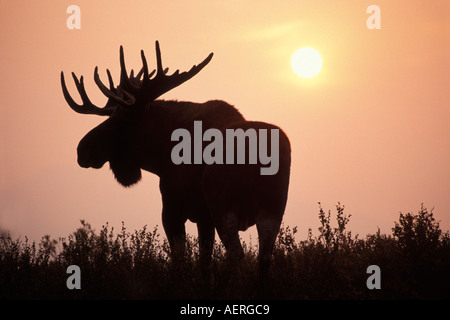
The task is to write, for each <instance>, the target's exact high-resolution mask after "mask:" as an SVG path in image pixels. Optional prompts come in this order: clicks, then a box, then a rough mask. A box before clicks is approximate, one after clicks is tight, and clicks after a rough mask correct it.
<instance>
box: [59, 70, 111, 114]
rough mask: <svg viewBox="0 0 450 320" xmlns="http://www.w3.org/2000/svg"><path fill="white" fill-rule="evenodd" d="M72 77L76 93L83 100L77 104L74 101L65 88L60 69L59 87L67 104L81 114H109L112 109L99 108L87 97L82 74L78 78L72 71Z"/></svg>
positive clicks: (62, 73)
mask: <svg viewBox="0 0 450 320" xmlns="http://www.w3.org/2000/svg"><path fill="white" fill-rule="evenodd" d="M72 77H73V79H74V81H75V85H76V87H77V90H78V93H79V94H80V97H81V100H82V101H83V104H82V105H79V104H78V103H76V102H75V101H74V100H73V99H72V97H71V95H70V93H69V91H68V90H67V86H66V81H65V80H64V72H62V71H61V87H62V90H63V94H64V98H65V99H66V101H67V104H68V105H69V106H70V107H71V108H72V109H73V110H74V111H75V112H78V113H83V114H96V115H102V116H107V115H110V114H111V113H112V109H110V108H99V107H97V106H95V105H94V104H93V103H92V102H91V101H90V100H89V98H88V96H87V94H86V90H85V88H84V82H83V76H81V77H80V80H78V78H77V76H76V75H75V73H73V72H72Z"/></svg>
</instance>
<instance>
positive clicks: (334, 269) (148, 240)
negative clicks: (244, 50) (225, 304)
mask: <svg viewBox="0 0 450 320" xmlns="http://www.w3.org/2000/svg"><path fill="white" fill-rule="evenodd" d="M344 209H345V208H344V206H341V204H340V203H338V205H337V206H336V214H335V221H336V225H337V226H336V227H332V226H331V223H332V220H333V219H332V214H331V211H328V213H325V211H324V210H323V208H322V207H321V204H320V203H319V215H318V217H319V221H320V227H319V229H318V231H319V235H318V236H317V237H314V236H313V232H312V230H311V229H309V232H308V236H307V239H306V240H302V241H298V240H297V239H296V234H297V227H294V228H290V227H289V226H284V225H282V227H281V229H280V232H279V234H278V236H277V240H276V244H275V248H274V253H273V263H272V267H271V269H270V274H269V277H268V278H267V279H265V281H264V283H261V282H260V278H259V277H258V268H257V252H258V250H257V247H256V245H252V244H251V243H250V244H247V243H245V242H244V243H243V248H244V252H245V256H244V258H243V260H242V261H241V263H240V264H239V265H236V266H232V268H231V269H230V265H229V264H227V263H226V254H225V249H224V247H223V245H222V244H221V243H219V242H216V243H215V244H214V251H213V259H212V264H211V266H210V268H209V269H207V270H205V268H201V267H200V266H199V254H198V240H197V239H196V238H193V237H188V241H187V245H186V248H187V250H186V256H185V258H184V260H183V261H182V262H181V264H174V263H171V262H170V259H169V258H168V253H169V245H168V243H167V240H166V239H161V236H160V234H159V232H158V228H157V227H155V228H154V229H153V230H152V231H149V230H147V227H146V226H144V228H143V229H141V230H137V231H134V232H133V233H130V232H128V231H127V230H126V228H125V226H124V225H122V229H121V230H120V231H119V232H118V233H116V232H114V229H113V228H110V227H109V226H108V224H106V225H104V226H102V228H101V229H100V231H99V232H98V233H97V232H96V231H95V230H93V229H92V227H91V226H90V225H89V224H88V223H86V222H85V221H83V220H82V221H81V227H79V228H78V229H77V230H76V231H75V232H74V233H73V234H71V235H69V236H68V237H67V238H61V239H59V240H52V239H50V237H49V236H44V237H43V238H42V239H41V241H40V242H39V243H38V244H36V243H34V242H33V243H30V242H29V241H28V239H27V238H25V241H23V240H21V239H17V240H12V239H11V237H9V236H8V235H7V234H3V235H2V236H1V237H0V288H1V293H0V298H3V299H4V298H8V299H27V298H39V299H54V298H58V299H106V298H112V299H256V298H266V299H380V298H381V299H399V298H400V299H408V298H414V299H434V298H440V299H442V298H449V297H450V294H449V291H448V290H447V287H446V286H447V284H448V283H450V277H449V275H448V274H449V273H448V270H449V268H450V240H449V239H450V237H449V233H448V232H446V233H443V232H442V231H441V229H440V227H439V223H438V222H436V221H435V219H434V215H433V210H430V211H428V210H427V209H426V208H424V206H423V205H422V206H421V208H420V210H419V212H418V214H412V213H407V214H405V215H404V214H400V217H399V221H398V222H395V224H394V227H393V228H392V232H393V234H392V235H383V234H381V233H380V230H378V231H377V232H376V233H375V234H372V235H367V236H366V237H365V238H364V239H359V238H358V235H356V236H352V234H351V232H350V231H348V230H347V229H346V227H347V224H348V222H349V219H350V217H351V216H350V215H349V216H346V215H345V214H344ZM69 265H78V266H79V267H80V269H81V273H82V276H81V279H82V288H81V290H68V289H67V287H66V280H67V278H68V277H69V275H68V274H67V273H66V269H67V267H68V266H69ZM370 265H378V266H379V267H380V269H381V290H369V289H368V288H367V287H366V280H367V278H368V276H369V275H368V274H367V273H366V269H367V267H368V266H370Z"/></svg>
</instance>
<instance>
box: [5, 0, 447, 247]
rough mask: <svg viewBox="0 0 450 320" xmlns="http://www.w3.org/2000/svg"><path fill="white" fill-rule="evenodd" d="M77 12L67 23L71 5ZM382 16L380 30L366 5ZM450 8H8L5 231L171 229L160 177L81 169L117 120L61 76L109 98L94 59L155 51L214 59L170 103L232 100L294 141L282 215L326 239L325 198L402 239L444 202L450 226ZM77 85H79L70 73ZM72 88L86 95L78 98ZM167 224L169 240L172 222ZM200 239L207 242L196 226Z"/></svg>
mask: <svg viewBox="0 0 450 320" xmlns="http://www.w3.org/2000/svg"><path fill="white" fill-rule="evenodd" d="M71 4H76V5H78V6H79V7H80V8H81V29H80V30H69V29H68V28H67V26H66V20H67V18H68V17H69V14H67V13H66V9H67V7H68V6H69V5H71ZM372 4H376V5H378V6H379V7H380V9H381V29H380V30H369V29H368V28H367V26H366V20H367V18H368V17H369V14H367V13H366V9H367V7H368V6H369V5H372ZM449 14H450V2H449V1H448V0H441V1H423V0H420V1H415V0H395V1H393V0H389V1H381V0H372V1H364V0H345V1H335V0H328V1H326V0H316V1H302V0H295V1H284V0H283V1H276V2H275V1H273V0H271V1H267V0H257V1H251V0H246V1H222V0H212V1H200V0H194V1H193V0H189V1H143V0H142V1H138V0H135V1H122V0H120V1H103V0H96V1H92V0H89V1H81V0H75V1H62V0H61V1H54V0H45V1H44V0H39V1H23V0H16V1H12V0H0V24H1V25H0V26H1V28H0V43H1V45H2V50H1V51H0V57H1V60H0V68H1V69H0V70H1V72H0V81H1V86H0V90H1V97H2V103H1V113H0V114H1V116H0V121H1V122H0V125H1V127H0V128H1V129H0V130H1V132H0V133H1V135H0V137H1V138H0V152H1V153H0V170H1V172H0V229H3V230H9V231H11V233H12V235H13V236H14V237H17V236H21V237H24V236H28V237H29V238H30V239H33V240H35V239H36V240H39V239H40V238H41V237H42V236H43V235H45V234H49V235H51V236H52V237H54V238H57V237H59V236H67V235H69V234H70V233H71V232H73V231H75V229H76V228H78V227H79V226H80V223H79V220H80V219H85V220H86V221H88V222H89V223H91V224H92V226H93V227H94V228H95V229H97V230H98V229H99V228H100V227H101V226H102V225H103V224H105V223H106V222H109V224H110V225H112V226H115V227H116V228H120V226H121V221H124V222H125V226H126V227H127V229H128V230H130V231H131V230H134V229H140V228H142V226H143V225H148V226H149V227H150V228H153V226H155V225H159V226H161V197H160V193H159V188H158V177H156V176H154V175H152V174H150V173H145V174H144V177H143V180H142V181H141V182H140V183H139V184H138V185H137V186H135V187H133V188H131V189H125V188H123V187H121V186H119V184H118V183H117V182H116V181H115V180H114V178H113V175H112V173H111V172H110V170H109V166H108V165H105V166H104V167H103V168H102V169H100V170H94V169H82V168H80V167H79V166H78V164H77V161H76V147H77V145H78V142H79V140H80V139H81V138H82V137H83V136H84V135H85V134H86V133H87V132H88V131H89V130H90V129H91V128H93V127H94V126H96V125H97V124H99V123H100V122H102V121H103V120H105V118H102V117H99V116H93V115H80V114H77V113H75V112H73V111H72V110H71V109H70V108H69V107H68V105H67V104H66V102H65V100H64V97H63V95H62V92H61V86H60V72H61V70H63V71H64V72H65V73H66V75H68V74H69V73H70V72H71V71H74V72H75V73H76V74H77V75H84V76H85V79H86V80H85V84H86V88H87V91H88V94H89V96H90V97H91V98H92V101H94V103H95V102H96V103H97V104H99V105H101V104H102V103H104V102H105V101H106V98H105V97H104V96H103V95H102V94H101V92H100V90H99V89H98V88H97V86H96V85H95V83H94V81H93V71H94V68H95V66H99V69H100V72H101V76H102V78H103V79H104V80H105V79H106V74H105V69H106V68H109V69H110V70H111V72H112V74H113V77H115V79H116V83H117V81H118V80H117V79H118V74H119V46H120V45H123V46H124V49H125V58H126V62H127V67H128V68H129V69H131V68H134V69H140V66H141V61H140V55H139V52H140V50H141V49H144V50H145V52H146V55H147V60H148V61H149V63H151V64H152V66H154V63H155V60H154V59H155V54H154V42H155V40H159V41H160V44H161V50H162V56H163V63H164V66H166V67H169V68H170V69H171V70H172V71H174V70H176V69H178V68H179V69H181V70H188V69H189V68H190V67H191V66H192V65H193V64H197V63H199V62H200V61H202V60H203V59H204V58H205V57H206V56H207V55H208V54H209V53H210V52H214V58H213V60H212V61H211V62H210V64H209V65H208V66H207V67H206V68H205V69H204V70H203V71H201V72H200V73H199V74H198V75H197V76H196V77H194V78H193V79H192V80H190V81H188V82H187V83H185V84H183V85H182V86H180V87H179V88H176V89H174V90H173V91H171V92H169V93H167V94H165V95H164V96H163V97H162V98H165V99H178V100H188V101H195V102H204V101H206V100H209V99H222V100H225V101H227V102H229V103H230V104H233V105H234V106H236V107H237V108H238V109H239V110H240V111H241V113H242V114H243V115H244V116H245V117H246V118H247V119H251V120H261V121H266V122H271V123H274V124H277V125H279V126H280V127H281V128H283V130H284V131H285V132H286V133H287V135H288V136H289V138H290V140H291V145H292V150H293V154H292V175H291V185H290V192H289V199H288V204H287V208H286V213H285V218H284V222H285V224H287V225H290V226H298V228H299V232H300V237H301V238H302V239H303V238H304V237H305V235H306V232H307V230H308V228H312V229H313V233H314V234H317V227H318V218H317V215H318V211H319V210H318V204H317V202H319V201H320V202H321V203H322V206H323V207H324V209H326V210H329V209H331V210H332V211H333V212H335V209H334V207H335V205H336V204H337V202H341V204H344V205H345V207H346V209H345V212H346V213H347V214H351V215H352V217H351V219H350V223H349V225H348V228H349V229H350V230H351V231H352V232H353V233H354V234H355V233H358V234H360V235H362V236H365V235H366V234H367V233H375V232H376V231H377V227H379V228H380V230H381V232H382V233H388V234H390V233H391V228H392V227H393V226H394V221H396V220H398V216H399V212H400V211H402V212H403V213H406V212H409V211H413V212H417V210H418V209H419V208H420V204H421V203H424V205H425V206H426V207H427V208H432V207H434V208H435V211H434V212H435V217H436V219H437V220H439V221H440V222H441V227H442V229H444V230H448V229H450V166H449V163H450V126H449V120H450V103H449V102H448V101H449V99H450V80H449V79H450V77H449V74H450V72H449V71H450V63H449V61H448V59H449V58H450V48H449V43H450V41H449V40H450V23H449V18H448V17H449ZM304 46H310V47H313V48H315V49H316V50H317V51H318V52H319V53H320V54H321V55H322V59H323V69H322V71H321V73H319V75H318V76H316V77H315V78H312V79H309V80H306V79H301V78H299V77H298V76H297V75H296V74H295V73H294V72H293V71H292V69H291V67H290V57H291V55H292V54H293V52H294V51H295V50H296V49H298V48H300V47H304ZM69 79H70V78H69ZM69 90H70V92H71V93H72V95H73V96H74V97H75V99H76V100H77V101H79V98H78V96H77V95H76V90H75V87H74V85H73V83H72V82H71V81H70V82H69ZM160 231H161V233H162V234H163V231H162V228H161V227H160ZM188 232H189V233H191V234H193V235H196V228H195V227H194V226H193V225H192V224H190V225H189V226H188Z"/></svg>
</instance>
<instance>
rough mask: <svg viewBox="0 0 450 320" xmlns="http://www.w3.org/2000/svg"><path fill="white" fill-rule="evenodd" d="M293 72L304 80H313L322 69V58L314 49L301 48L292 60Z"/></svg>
mask: <svg viewBox="0 0 450 320" xmlns="http://www.w3.org/2000/svg"><path fill="white" fill-rule="evenodd" d="M291 66H292V70H294V72H295V73H296V74H297V75H299V76H300V77H302V78H306V79H309V78H312V77H314V76H316V75H317V74H318V73H319V72H320V70H321V69H322V57H321V56H320V54H319V53H318V52H317V51H316V50H314V49H313V48H309V47H305V48H300V49H298V50H297V51H295V52H294V54H293V55H292V58H291Z"/></svg>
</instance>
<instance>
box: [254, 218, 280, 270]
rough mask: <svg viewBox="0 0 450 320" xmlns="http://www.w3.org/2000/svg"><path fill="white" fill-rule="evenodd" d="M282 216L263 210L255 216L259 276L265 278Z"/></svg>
mask: <svg viewBox="0 0 450 320" xmlns="http://www.w3.org/2000/svg"><path fill="white" fill-rule="evenodd" d="M281 220H282V216H281V215H280V216H279V215H276V214H274V215H271V214H268V213H267V212H265V211H261V212H259V214H258V215H257V216H256V228H257V230H258V238H259V255H258V262H259V271H260V276H261V277H263V278H265V277H266V276H267V274H268V272H269V267H270V261H271V259H272V252H273V247H274V245H275V240H276V237H277V234H278V231H280V225H281Z"/></svg>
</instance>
